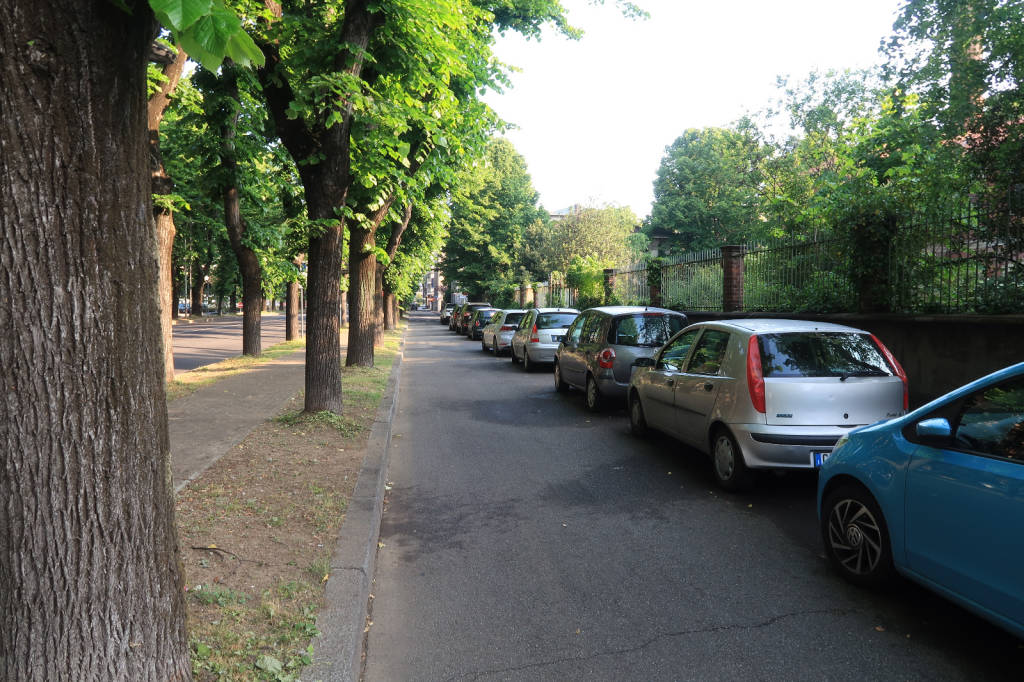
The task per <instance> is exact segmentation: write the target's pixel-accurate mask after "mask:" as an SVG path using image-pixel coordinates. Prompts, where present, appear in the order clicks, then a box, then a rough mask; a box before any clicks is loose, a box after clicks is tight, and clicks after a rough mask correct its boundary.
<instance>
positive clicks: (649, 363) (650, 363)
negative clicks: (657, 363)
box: [633, 358, 654, 367]
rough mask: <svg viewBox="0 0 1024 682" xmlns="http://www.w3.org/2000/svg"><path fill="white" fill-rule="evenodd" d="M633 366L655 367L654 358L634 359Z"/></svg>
mask: <svg viewBox="0 0 1024 682" xmlns="http://www.w3.org/2000/svg"><path fill="white" fill-rule="evenodd" d="M633 367H654V358H637V359H636V360H634V361H633Z"/></svg>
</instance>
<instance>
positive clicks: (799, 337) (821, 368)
mask: <svg viewBox="0 0 1024 682" xmlns="http://www.w3.org/2000/svg"><path fill="white" fill-rule="evenodd" d="M757 338H758V341H759V343H760V348H761V371H762V372H763V373H764V376H765V377H766V378H767V377H851V376H880V377H882V376H893V370H892V368H890V367H889V365H888V363H887V362H886V361H885V358H884V357H882V353H881V352H880V351H879V349H878V346H876V345H875V342H874V341H872V340H871V337H870V336H869V335H867V334H853V333H850V332H792V333H788V334H760V335H758V337H757Z"/></svg>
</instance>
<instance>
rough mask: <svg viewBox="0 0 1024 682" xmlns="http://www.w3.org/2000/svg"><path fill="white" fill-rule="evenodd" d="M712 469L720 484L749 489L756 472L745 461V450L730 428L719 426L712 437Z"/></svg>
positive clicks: (731, 487)
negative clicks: (730, 431) (743, 450)
mask: <svg viewBox="0 0 1024 682" xmlns="http://www.w3.org/2000/svg"><path fill="white" fill-rule="evenodd" d="M711 470H712V472H713V473H714V474H715V480H716V481H718V485H720V486H722V487H723V488H725V489H726V490H731V491H734V492H735V491H740V490H749V489H750V488H751V487H753V484H754V472H752V471H751V470H750V469H749V468H748V467H747V463H746V462H745V461H743V452H742V451H741V450H740V446H739V445H738V444H737V443H736V439H735V438H733V437H732V434H731V433H729V431H728V429H725V428H719V429H718V430H717V431H715V434H714V436H713V437H712V439H711Z"/></svg>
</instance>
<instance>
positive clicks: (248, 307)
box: [218, 60, 263, 357]
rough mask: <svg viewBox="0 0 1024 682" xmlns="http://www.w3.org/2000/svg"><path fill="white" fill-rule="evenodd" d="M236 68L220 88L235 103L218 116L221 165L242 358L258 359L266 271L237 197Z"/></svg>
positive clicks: (228, 70)
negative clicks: (238, 282)
mask: <svg viewBox="0 0 1024 682" xmlns="http://www.w3.org/2000/svg"><path fill="white" fill-rule="evenodd" d="M236 69H237V67H236V66H235V65H234V64H232V63H231V62H230V60H228V61H225V63H224V66H223V67H222V68H221V75H220V86H221V87H222V88H223V95H225V96H226V97H228V98H230V99H231V101H232V102H234V106H231V107H230V111H221V112H218V113H220V114H222V115H224V116H225V120H223V121H221V151H220V164H221V168H222V169H223V170H224V174H223V176H222V177H223V179H224V187H223V188H222V190H223V193H224V224H225V226H226V227H227V232H228V240H229V241H230V242H231V250H232V251H234V252H235V259H236V260H237V261H238V271H239V272H240V273H241V274H242V355H249V356H253V357H259V355H260V353H261V352H262V346H261V342H260V323H261V321H262V317H261V316H262V314H263V313H262V310H261V309H260V308H261V304H262V302H263V269H262V267H260V258H259V256H258V255H256V251H254V250H253V249H252V247H250V246H249V245H248V243H246V236H247V235H246V231H247V230H246V228H247V226H246V223H245V220H243V219H242V207H241V201H240V199H239V194H238V158H237V157H236V154H235V143H234V142H235V128H236V126H237V124H238V113H239V111H240V107H239V106H238V101H239V96H238V71H237V70H236Z"/></svg>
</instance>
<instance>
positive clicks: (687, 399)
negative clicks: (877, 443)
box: [629, 319, 907, 490]
mask: <svg viewBox="0 0 1024 682" xmlns="http://www.w3.org/2000/svg"><path fill="white" fill-rule="evenodd" d="M635 362H636V364H637V369H636V371H635V372H634V373H633V378H632V380H631V381H630V390H629V422H630V428H631V430H632V431H633V432H634V433H636V434H638V435H639V434H643V433H644V432H645V431H646V429H647V428H648V427H651V428H655V429H658V430H659V431H663V432H665V433H667V434H669V435H672V436H674V437H676V438H678V439H679V440H681V441H683V442H685V443H687V444H689V445H691V446H692V447H694V448H696V449H697V450H699V451H701V452H703V453H706V454H708V455H710V456H711V461H712V470H713V471H714V475H715V478H716V479H717V480H718V483H719V484H720V485H721V486H722V487H724V488H727V489H730V490H737V489H743V488H747V487H749V486H750V485H751V484H752V483H753V472H752V470H753V469H813V468H816V467H819V466H821V463H822V462H823V461H825V460H826V459H827V458H828V456H829V453H830V452H832V448H833V447H835V445H836V442H838V441H839V439H840V438H841V437H842V436H844V435H846V434H848V433H849V432H850V431H851V430H852V429H853V428H855V427H857V426H863V425H865V424H871V423H873V422H876V421H878V420H880V419H891V418H894V417H899V416H901V415H903V414H904V412H905V411H906V409H907V378H906V375H905V374H904V372H903V369H902V368H901V367H900V365H899V363H898V362H896V359H895V358H894V357H893V355H892V353H890V352H889V350H888V349H887V348H886V347H885V346H884V345H882V342H881V341H879V340H878V339H877V338H875V337H874V336H872V335H871V334H868V333H867V332H864V331H861V330H859V329H854V328H852V327H846V326H843V325H838V324H827V323H819V322H806V321H801V320H762V319H750V320H743V319H741V320H732V321H717V322H701V323H699V324H694V325H690V326H689V327H687V328H686V329H684V330H683V331H681V332H679V333H678V334H676V335H675V336H674V337H672V338H671V339H670V340H669V342H668V343H667V344H665V346H664V347H663V348H662V349H661V350H660V351H659V352H658V353H657V355H655V356H654V357H653V358H639V359H637V360H636V361H635Z"/></svg>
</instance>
